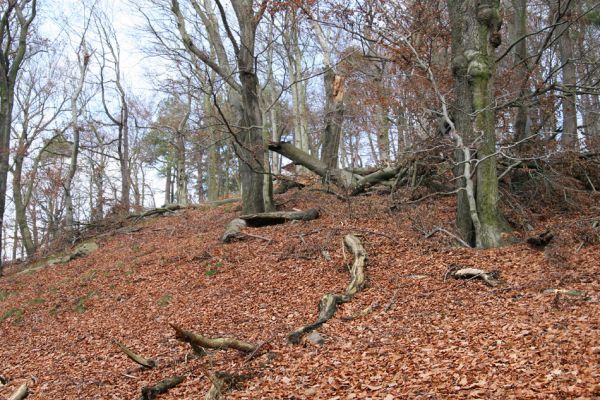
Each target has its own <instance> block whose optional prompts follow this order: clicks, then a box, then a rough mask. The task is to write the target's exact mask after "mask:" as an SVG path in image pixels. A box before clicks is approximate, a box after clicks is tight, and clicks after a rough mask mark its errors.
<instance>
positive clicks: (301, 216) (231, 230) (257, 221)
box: [221, 208, 319, 243]
mask: <svg viewBox="0 0 600 400" xmlns="http://www.w3.org/2000/svg"><path fill="white" fill-rule="evenodd" d="M318 217H319V210H317V209H315V208H311V209H310V210H306V211H274V212H266V213H259V214H247V215H242V216H239V217H238V218H235V219H234V220H232V221H231V222H230V223H229V224H227V227H226V228H225V233H224V234H223V236H222V237H221V242H223V243H230V242H232V241H234V240H236V239H242V238H244V237H245V236H252V235H246V234H244V233H242V228H245V227H247V226H250V227H260V226H267V225H277V224H282V223H284V222H286V221H310V220H313V219H317V218H318ZM261 239H265V238H261Z"/></svg>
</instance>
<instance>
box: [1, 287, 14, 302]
mask: <svg viewBox="0 0 600 400" xmlns="http://www.w3.org/2000/svg"><path fill="white" fill-rule="evenodd" d="M11 294H12V293H11V292H9V291H8V290H6V289H0V301H4V300H6V299H8V297H9V296H10V295H11Z"/></svg>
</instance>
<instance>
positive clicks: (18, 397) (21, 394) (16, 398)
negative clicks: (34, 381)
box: [8, 383, 29, 400]
mask: <svg viewBox="0 0 600 400" xmlns="http://www.w3.org/2000/svg"><path fill="white" fill-rule="evenodd" d="M27 396H29V385H27V383H24V384H22V385H21V386H19V388H18V389H17V390H15V391H14V392H13V394H11V395H10V397H9V398H8V400H22V399H24V398H26V397H27Z"/></svg>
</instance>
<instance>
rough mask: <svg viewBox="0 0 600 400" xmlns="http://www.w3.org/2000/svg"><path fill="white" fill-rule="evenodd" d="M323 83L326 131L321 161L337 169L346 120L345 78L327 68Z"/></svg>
mask: <svg viewBox="0 0 600 400" xmlns="http://www.w3.org/2000/svg"><path fill="white" fill-rule="evenodd" d="M323 83H324V85H325V131H324V132H323V147H322V150H321V161H323V162H324V163H326V164H327V166H328V168H329V169H336V168H337V167H338V159H339V149H340V140H341V138H342V122H343V121H344V87H343V86H344V79H343V78H342V77H341V76H339V75H336V74H335V72H334V71H333V70H332V69H327V70H326V71H325V73H324V74H323Z"/></svg>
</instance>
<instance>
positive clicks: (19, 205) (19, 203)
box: [13, 150, 35, 257]
mask: <svg viewBox="0 0 600 400" xmlns="http://www.w3.org/2000/svg"><path fill="white" fill-rule="evenodd" d="M19 151H20V150H17V155H16V156H15V162H14V171H13V202H14V204H15V220H16V221H15V222H16V224H17V225H18V227H19V231H20V232H21V238H22V239H21V240H22V241H23V247H25V251H26V252H27V256H28V257H32V256H33V255H34V254H35V245H34V243H33V239H32V237H31V230H30V229H29V225H28V224H27V204H26V202H25V201H24V200H23V191H22V190H23V188H22V184H21V177H22V174H23V158H24V154H19Z"/></svg>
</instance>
